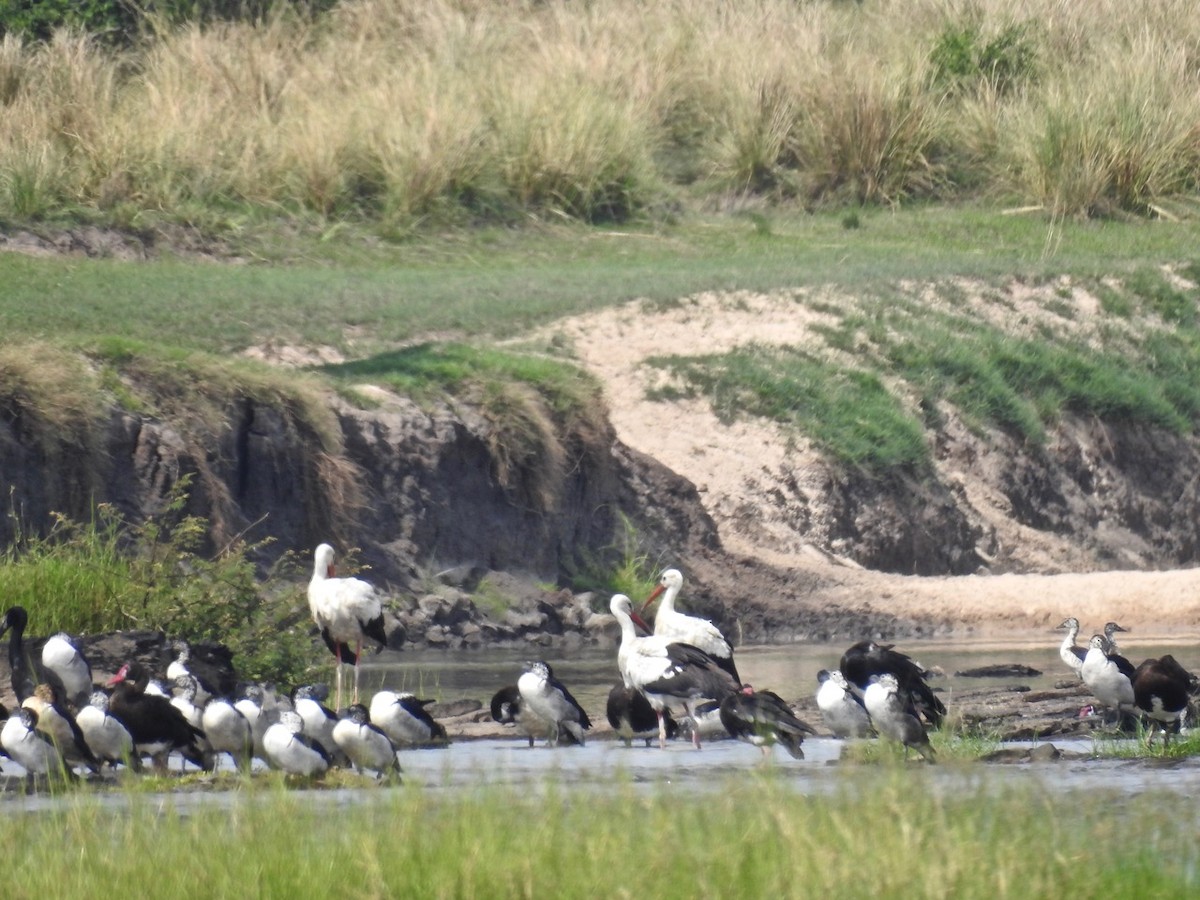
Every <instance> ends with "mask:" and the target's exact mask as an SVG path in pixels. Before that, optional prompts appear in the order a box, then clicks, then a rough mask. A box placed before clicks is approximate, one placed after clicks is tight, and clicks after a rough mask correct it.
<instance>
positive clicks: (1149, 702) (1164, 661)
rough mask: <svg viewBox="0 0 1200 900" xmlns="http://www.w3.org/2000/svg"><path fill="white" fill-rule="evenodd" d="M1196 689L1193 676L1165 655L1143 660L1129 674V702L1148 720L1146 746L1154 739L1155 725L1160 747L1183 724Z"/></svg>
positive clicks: (1199, 683)
mask: <svg viewBox="0 0 1200 900" xmlns="http://www.w3.org/2000/svg"><path fill="white" fill-rule="evenodd" d="M1197 689H1200V682H1198V680H1197V678H1196V676H1195V675H1193V674H1192V673H1191V672H1189V671H1188V670H1187V669H1185V668H1184V667H1183V666H1181V665H1180V664H1179V662H1178V661H1177V660H1176V659H1175V657H1174V656H1171V655H1170V654H1167V655H1166V656H1163V657H1160V658H1159V659H1147V660H1145V661H1144V662H1143V663H1142V664H1141V665H1140V666H1138V667H1137V669H1136V670H1135V671H1134V673H1133V702H1134V704H1135V705H1136V706H1137V708H1138V709H1139V710H1140V711H1141V713H1142V715H1144V716H1145V717H1146V718H1147V719H1149V721H1150V728H1149V729H1148V731H1147V734H1146V746H1147V747H1148V746H1150V742H1151V741H1153V739H1154V729H1155V728H1156V727H1157V728H1159V729H1161V731H1162V733H1163V746H1164V747H1165V746H1166V745H1167V744H1168V743H1169V742H1170V740H1171V734H1172V733H1173V732H1174V733H1177V732H1178V731H1179V728H1180V726H1181V725H1182V724H1183V719H1184V716H1185V715H1186V713H1187V708H1188V704H1189V703H1190V702H1191V699H1192V696H1193V695H1194V694H1195V693H1196V691H1197Z"/></svg>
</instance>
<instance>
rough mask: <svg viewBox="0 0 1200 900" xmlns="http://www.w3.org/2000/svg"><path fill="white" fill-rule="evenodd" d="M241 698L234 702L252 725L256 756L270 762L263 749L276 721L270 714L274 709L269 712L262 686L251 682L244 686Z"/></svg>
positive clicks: (235, 706)
mask: <svg viewBox="0 0 1200 900" xmlns="http://www.w3.org/2000/svg"><path fill="white" fill-rule="evenodd" d="M240 693H241V696H240V697H239V698H238V699H237V700H235V701H233V706H234V709H236V710H237V711H238V712H240V713H241V714H242V716H243V717H244V718H245V720H246V721H247V722H249V723H250V736H251V738H252V740H253V743H254V755H255V756H256V757H258V758H259V759H261V760H262V761H263V762H264V763H265V762H268V760H267V752H266V751H265V750H264V749H263V735H264V734H266V732H267V728H269V727H270V726H271V725H272V724H274V721H273V719H272V717H271V716H270V715H268V712H269V711H270V712H273V711H274V710H273V708H272V709H271V710H268V708H267V706H266V700H267V697H266V691H264V690H263V686H262V685H261V684H255V683H254V682H250V683H248V684H245V685H243V686H242V689H241V691H240Z"/></svg>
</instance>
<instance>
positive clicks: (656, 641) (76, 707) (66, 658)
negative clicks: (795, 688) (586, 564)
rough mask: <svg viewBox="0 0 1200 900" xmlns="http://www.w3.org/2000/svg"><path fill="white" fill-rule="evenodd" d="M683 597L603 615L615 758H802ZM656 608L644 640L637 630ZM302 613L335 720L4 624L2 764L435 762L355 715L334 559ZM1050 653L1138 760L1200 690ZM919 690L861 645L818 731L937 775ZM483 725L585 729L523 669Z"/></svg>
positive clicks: (1107, 632) (375, 632) (317, 563)
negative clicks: (653, 754) (105, 673)
mask: <svg viewBox="0 0 1200 900" xmlns="http://www.w3.org/2000/svg"><path fill="white" fill-rule="evenodd" d="M682 587H683V576H682V574H681V573H680V572H679V570H677V569H667V570H666V571H665V572H663V574H662V577H661V579H660V582H659V584H658V586H657V587H656V588H655V589H654V590H653V591H652V592H651V594H650V596H649V597H648V598H647V599H646V600H645V601H644V602H643V603H642V604H641V606H640V607H639V608H637V609H635V607H634V603H633V601H632V600H631V599H630V598H629V597H628V596H626V595H624V594H615V595H613V597H612V599H611V601H610V605H609V608H610V610H611V612H612V614H613V616H614V617H615V619H616V621H617V623H618V624H619V625H620V630H621V639H620V645H619V647H618V650H617V660H616V662H617V671H618V672H619V674H620V681H619V682H617V683H616V684H615V685H614V686H613V688H612V690H611V691H610V693H609V696H608V701H607V706H606V710H605V712H606V717H607V719H608V722H609V724H610V725H611V726H612V728H613V729H614V731H615V732H617V734H619V735H620V736H621V737H622V738H623V740H624V741H625V743H626V744H627V745H631V744H632V742H633V739H634V738H635V737H640V738H644V739H645V741H646V744H647V745H649V744H650V743H651V741H653V740H654V739H655V738H657V740H658V744H659V746H660V748H665V747H666V745H667V742H668V741H669V740H672V739H674V738H676V737H679V736H687V737H689V738H690V740H691V741H692V743H693V745H694V746H695V747H696V748H697V749H699V748H700V746H701V736H702V734H717V733H721V734H727V735H729V736H732V737H734V738H737V739H739V740H742V741H745V742H747V743H750V744H752V745H754V746H757V747H759V748H761V750H762V753H763V758H764V760H765V759H767V758H768V757H769V754H770V750H771V747H772V746H773V745H775V744H779V745H780V746H782V747H783V748H784V749H785V750H786V752H787V753H789V754H790V755H791V756H792V757H794V758H803V756H804V753H803V750H802V746H801V745H802V744H803V741H804V739H805V737H806V736H810V735H814V734H816V733H817V732H816V731H815V729H813V728H812V727H811V726H809V725H808V724H807V723H806V722H804V721H802V720H801V719H799V718H797V716H796V715H795V713H794V711H793V710H792V708H791V707H790V706H789V704H788V703H787V702H785V701H784V700H783V699H782V698H781V697H780V696H779V695H778V694H776V693H774V692H773V691H770V690H761V689H760V690H756V689H755V688H754V687H753V686H752V685H750V684H748V683H746V682H744V681H742V679H741V676H740V675H739V673H738V670H737V666H736V664H735V662H734V658H733V647H732V645H731V643H730V642H729V641H728V640H727V639H726V638H725V637H724V635H722V634H721V632H720V630H719V629H718V628H717V627H716V626H715V625H713V623H712V622H710V621H709V620H707V619H703V618H700V617H698V616H693V615H688V614H686V613H683V612H681V611H679V610H678V609H676V601H677V599H678V596H679V594H680V592H681V590H682ZM655 601H658V608H657V612H656V613H655V615H654V624H653V627H651V626H650V625H648V624H647V623H646V621H645V619H643V617H642V616H643V614H646V613H647V612H648V610H649V609H650V607H651V606H652V605H653V604H654V603H655ZM308 602H309V608H310V612H311V614H312V618H313V621H314V623H315V624H316V626H317V629H318V631H319V632H320V635H321V638H322V640H323V641H324V643H325V645H326V646H327V647H328V648H329V650H330V652H331V653H332V654H333V656H334V658H335V661H336V668H335V685H336V687H335V690H336V700H335V707H334V708H335V709H336V710H337V712H335V711H334V709H331V708H330V707H328V706H326V705H325V703H324V701H325V700H326V699H327V698H328V688H327V687H326V686H324V685H301V686H298V687H296V688H294V689H293V690H292V691H291V692H290V693H289V694H286V695H281V694H279V693H278V692H277V691H275V690H273V689H271V688H269V687H268V686H264V685H260V684H244V685H239V684H237V683H236V682H235V681H234V680H233V678H232V676H231V674H230V673H229V672H228V671H227V670H218V669H213V668H210V667H206V666H204V665H203V664H201V663H199V662H198V661H196V660H194V659H193V658H192V656H191V652H190V647H189V646H188V644H187V643H186V642H184V641H176V642H174V650H175V653H176V656H175V659H174V660H173V661H172V662H171V663H170V665H169V666H168V667H167V669H166V671H165V673H164V676H165V678H164V679H158V678H154V677H152V674H151V673H150V672H149V671H148V670H147V669H146V667H145V666H143V665H142V664H141V663H140V662H137V661H130V662H128V663H125V664H124V665H122V666H121V667H120V669H119V670H118V671H117V672H116V674H114V675H113V677H112V678H111V679H109V680H108V682H107V683H106V684H105V685H104V686H103V687H100V686H98V685H96V684H95V683H94V682H93V679H92V672H91V667H90V666H89V664H88V662H87V660H86V659H84V657H83V655H82V654H81V653H80V652H79V650H78V648H77V647H76V646H75V644H74V643H73V642H72V640H71V638H70V637H69V636H68V635H66V634H62V633H60V634H56V635H53V636H52V637H50V638H48V639H47V640H46V641H45V642H44V644H43V646H42V649H41V653H40V655H39V656H38V657H37V659H34V658H32V657H33V655H32V654H29V653H27V652H26V644H25V640H24V634H25V630H26V628H27V625H28V614H27V613H26V611H25V609H23V608H22V607H19V606H15V607H12V608H11V609H9V610H8V611H7V612H6V613H5V616H4V620H3V625H2V627H0V637H3V636H4V635H5V634H9V635H10V637H9V665H10V668H11V670H12V688H13V693H14V694H15V695H16V698H17V702H18V704H19V705H18V708H17V709H16V710H14V711H13V712H12V713H11V714H9V712H8V711H7V710H4V709H3V707H0V717H2V718H3V726H2V727H0V755H3V756H5V757H8V758H10V759H12V760H14V761H15V762H17V763H18V764H19V765H20V766H21V767H22V768H23V769H24V771H25V773H26V774H27V776H29V778H30V779H31V783H32V780H33V779H34V778H36V777H37V776H45V777H47V778H50V779H55V778H62V779H74V778H77V777H78V772H79V771H86V772H91V773H100V772H101V770H102V768H103V767H104V766H109V767H111V768H116V767H117V766H124V767H127V768H128V769H130V770H132V771H141V770H142V769H143V758H148V759H149V760H150V761H151V764H152V765H153V767H154V768H155V770H157V771H160V772H161V771H167V770H168V758H169V756H170V754H172V753H175V754H178V755H179V756H181V757H182V758H183V760H185V761H186V762H188V763H191V764H192V765H194V766H196V767H198V768H200V769H203V770H205V771H212V770H213V769H214V768H215V767H216V765H217V762H218V760H219V759H220V758H221V757H222V755H228V756H229V758H230V759H231V760H232V761H233V763H234V765H235V766H236V767H237V768H238V769H239V770H241V771H244V772H249V771H250V770H251V768H252V764H253V761H254V760H255V759H256V758H257V759H259V760H261V761H262V762H263V763H265V764H266V765H267V766H268V767H270V768H273V769H277V770H281V771H283V772H285V773H287V774H288V775H292V776H300V777H305V778H312V777H319V776H321V775H323V774H324V773H325V772H326V771H328V770H329V769H330V768H332V767H340V768H353V769H354V770H356V771H358V772H362V773H368V774H372V775H374V777H376V778H378V779H398V778H399V777H400V773H401V770H400V764H399V757H398V750H399V749H400V748H402V747H411V746H443V745H445V744H447V743H448V741H449V738H448V735H447V733H446V730H445V728H444V726H442V725H441V724H440V723H438V722H437V721H436V720H435V719H434V718H433V717H432V716H431V714H430V713H429V711H428V710H427V709H426V707H427V706H428V705H429V704H431V703H432V702H433V701H431V700H421V699H418V698H417V697H415V696H414V695H413V694H411V693H407V692H400V693H398V692H394V691H388V690H381V691H378V692H376V693H375V694H374V695H373V696H372V697H371V699H370V702H369V704H363V703H361V702H359V699H360V698H359V664H360V662H361V658H362V650H363V645H364V643H366V642H367V641H374V642H376V643H378V644H380V645H381V646H386V643H387V637H386V633H385V630H384V615H383V597H382V596H381V595H380V593H379V592H378V591H377V590H376V589H375V588H374V587H373V586H372V585H371V584H369V583H368V582H366V581H363V580H362V579H358V578H339V577H337V575H336V573H335V571H334V550H333V548H332V547H331V546H330V545H329V544H321V545H320V546H319V547H317V549H316V552H315V554H314V566H313V575H312V579H311V581H310V583H309V587H308ZM1058 627H1059V628H1061V629H1063V630H1065V631H1066V632H1067V634H1066V637H1065V638H1064V639H1063V642H1062V644H1061V646H1060V648H1059V653H1060V656H1061V658H1062V660H1063V661H1064V662H1065V663H1066V664H1067V665H1068V666H1069V667H1070V668H1071V669H1072V670H1073V671H1075V672H1076V673H1077V674H1078V676H1079V677H1080V679H1081V680H1082V681H1083V682H1084V683H1085V684H1086V685H1087V687H1088V688H1089V689H1090V691H1091V692H1092V694H1093V695H1094V696H1095V698H1096V701H1097V704H1098V705H1099V706H1100V707H1101V708H1103V709H1104V710H1107V711H1109V712H1110V713H1111V714H1112V715H1113V716H1114V717H1115V720H1116V721H1117V723H1118V724H1121V723H1122V720H1123V719H1126V718H1127V717H1131V716H1134V717H1142V718H1144V719H1145V721H1146V722H1147V723H1148V726H1149V727H1148V735H1147V744H1149V743H1150V741H1151V740H1152V738H1153V735H1154V732H1155V730H1159V731H1161V732H1162V734H1163V741H1164V743H1166V742H1167V741H1169V739H1170V735H1171V734H1172V733H1177V732H1178V731H1179V730H1180V727H1181V726H1182V725H1183V723H1184V720H1185V717H1186V716H1187V711H1188V709H1189V705H1190V704H1191V703H1192V700H1193V697H1194V695H1195V694H1196V693H1197V691H1198V689H1200V682H1198V680H1197V678H1196V677H1195V676H1194V675H1192V674H1191V673H1189V672H1188V671H1186V670H1185V669H1184V668H1183V667H1182V666H1181V665H1180V664H1179V663H1178V662H1177V661H1176V660H1175V659H1174V657H1172V656H1169V655H1167V656H1163V657H1160V658H1156V659H1147V660H1145V661H1144V662H1143V663H1142V664H1141V665H1139V666H1137V667H1136V668H1135V667H1134V666H1133V665H1132V664H1131V663H1130V662H1129V661H1128V660H1127V659H1126V658H1125V657H1123V656H1121V655H1120V653H1119V652H1118V647H1117V643H1116V634H1118V633H1120V632H1123V631H1125V629H1124V628H1122V627H1121V626H1120V625H1117V624H1116V623H1114V622H1110V623H1108V625H1107V626H1106V627H1105V629H1104V633H1102V634H1096V635H1095V636H1093V637H1092V638H1091V640H1090V641H1089V642H1088V645H1087V648H1086V649H1084V648H1081V647H1079V646H1077V644H1076V641H1077V638H1078V635H1079V630H1080V625H1079V621H1078V620H1077V619H1075V618H1068V619H1066V620H1065V621H1064V622H1063V623H1062V624H1061V625H1060V626H1058ZM345 665H352V666H353V667H354V687H353V695H352V702H351V703H350V704H349V705H347V706H345V707H343V706H342V699H343V696H342V695H343V671H342V670H343V667H344V666H345ZM929 677H930V673H929V671H927V670H926V669H925V668H924V667H923V666H922V665H921V664H920V663H918V662H916V661H915V660H913V659H912V658H911V657H909V656H907V655H905V654H904V653H901V652H899V651H898V650H896V649H895V648H894V646H893V645H891V644H883V643H878V642H876V641H871V640H866V641H860V642H858V643H856V644H853V645H852V646H851V647H849V648H848V649H847V650H846V651H845V653H843V654H842V657H841V659H840V661H839V664H838V667H837V668H836V669H829V670H822V671H821V672H820V673H818V687H817V690H816V704H817V707H818V709H819V710H820V713H821V717H822V722H823V724H824V726H825V728H826V729H828V731H829V732H831V733H832V734H833V736H834V737H837V738H845V739H860V738H869V737H876V736H877V737H880V738H883V739H886V740H888V741H892V742H895V743H897V744H899V745H901V746H903V748H904V754H905V757H907V756H908V754H909V751H910V750H912V751H916V753H918V754H919V756H920V757H921V758H922V759H924V760H926V761H928V762H933V760H934V751H933V748H932V746H931V745H930V741H929V731H930V730H932V729H936V728H938V727H939V726H940V725H941V724H942V722H943V720H944V719H945V717H946V707H945V705H944V704H943V702H942V700H941V699H940V697H939V696H938V694H937V692H936V691H934V690H933V689H932V688H931V687H930V685H929ZM491 715H492V718H493V719H494V720H495V721H497V722H500V723H502V724H505V725H515V726H518V727H519V728H521V729H522V730H524V732H525V733H526V736H527V738H528V741H529V745H530V746H531V747H532V746H533V745H534V742H535V734H537V733H544V734H545V735H546V741H547V743H548V744H549V745H552V746H560V745H570V744H577V745H581V744H583V743H584V741H585V733H586V732H587V731H588V730H589V729H590V728H591V727H592V722H591V719H590V717H589V716H588V714H587V712H586V710H584V708H583V707H582V706H581V705H580V704H579V702H578V701H577V700H576V699H575V697H574V696H572V694H571V692H570V690H569V689H568V688H567V687H566V685H564V684H563V683H562V682H561V681H560V680H559V679H558V678H557V677H555V675H554V671H553V669H552V668H551V666H550V664H549V663H547V662H546V661H544V660H535V661H531V662H528V663H526V664H525V666H524V669H523V671H522V672H521V674H520V677H519V678H518V680H517V681H516V683H515V684H511V685H507V686H505V687H503V688H501V689H500V690H499V691H497V692H496V694H495V695H494V696H493V698H492V702H491Z"/></svg>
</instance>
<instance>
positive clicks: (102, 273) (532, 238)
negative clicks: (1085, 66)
mask: <svg viewBox="0 0 1200 900" xmlns="http://www.w3.org/2000/svg"><path fill="white" fill-rule="evenodd" d="M860 218H861V221H862V227H861V228H857V229H846V228H844V227H843V226H842V224H841V217H840V216H834V215H820V216H788V215H784V214H779V215H778V216H774V217H771V218H763V217H760V216H757V215H756V216H753V217H744V216H725V217H720V218H709V219H694V220H688V221H687V222H685V223H684V224H681V225H679V226H675V227H672V228H664V229H659V230H651V229H636V228H624V229H621V230H620V231H614V230H611V229H595V228H586V227H583V226H571V227H562V228H538V229H534V230H530V231H523V232H519V233H518V232H505V231H486V232H479V233H474V234H469V233H462V232H458V233H454V234H452V235H443V236H437V237H429V238H422V239H417V240H414V241H412V242H410V243H407V244H401V245H397V246H379V245H371V244H367V243H365V242H361V241H356V240H355V239H354V238H353V237H349V238H346V239H341V238H339V239H336V240H335V241H331V242H319V241H316V240H313V241H306V240H305V239H303V238H294V239H292V243H291V244H289V245H288V246H286V247H283V248H280V247H277V246H276V247H273V248H271V250H270V252H271V253H272V254H273V255H274V256H275V257H276V261H275V264H272V265H260V264H247V265H216V264H213V263H211V262H204V261H190V260H186V259H171V258H159V259H156V260H152V261H150V262H147V263H142V264H131V263H125V262H118V261H112V260H90V259H81V258H52V259H46V258H32V257H26V256H21V255H15V254H0V285H3V288H2V289H0V319H2V320H3V321H4V323H5V338H6V339H7V340H9V341H13V340H20V339H23V338H29V337H34V336H40V337H52V338H55V339H63V340H69V341H84V342H86V341H90V340H91V339H93V338H94V337H96V336H97V335H106V334H121V335H123V336H126V337H131V338H138V339H144V340H148V341H153V342H161V343H169V344H175V345H179V346H184V347H190V348H195V349H202V350H208V351H212V352H218V353H223V352H231V351H239V350H241V349H244V348H246V347H248V346H252V345H254V344H256V343H259V342H262V341H264V340H267V339H270V340H273V341H282V342H289V341H294V342H299V343H313V344H324V345H333V346H339V345H340V346H343V347H347V346H348V345H349V344H350V343H353V345H354V349H355V352H354V354H353V355H355V356H359V355H364V354H365V353H367V352H373V351H377V350H379V349H382V348H384V347H386V346H389V345H394V344H395V343H397V342H402V341H410V340H413V339H414V338H419V337H421V336H424V335H430V334H445V333H447V332H452V333H457V334H461V335H467V336H477V335H494V336H510V335H513V334H515V333H519V332H520V331H521V330H523V329H525V328H527V327H530V326H533V325H537V324H541V323H545V322H547V321H550V320H553V319H554V318H556V317H559V316H563V315H570V314H572V313H577V312H580V311H583V310H587V309H593V308H598V307H601V306H604V305H607V304H612V303H618V302H621V301H624V300H630V299H633V298H648V299H651V300H659V301H662V302H669V301H671V300H673V299H674V298H677V297H680V296H684V295H687V294H689V293H692V292H696V291H701V290H732V289H747V290H762V289H770V288H778V287H792V286H802V285H813V284H823V283H837V284H838V285H840V286H842V287H844V288H847V289H854V288H856V287H861V289H862V290H864V291H868V292H869V291H871V290H872V288H873V287H875V288H880V289H882V288H885V287H886V286H887V285H888V284H889V283H892V282H894V281H896V280H898V279H902V278H903V279H912V280H918V281H921V280H931V279H938V278H942V277H945V276H949V275H966V276H981V277H984V278H996V279H1000V278H1007V277H1010V276H1014V275H1016V276H1026V277H1038V276H1050V275H1054V274H1074V275H1086V276H1099V275H1103V274H1111V275H1115V276H1121V275H1123V274H1126V273H1128V272H1130V271H1132V270H1134V269H1136V268H1138V267H1141V266H1144V265H1146V264H1152V263H1159V262H1161V263H1171V262H1180V261H1188V260H1190V259H1191V258H1192V256H1193V255H1194V253H1195V247H1196V246H1197V233H1198V232H1200V225H1197V224H1196V223H1193V222H1183V223H1174V224H1168V223H1159V222H1154V223H1146V222H1139V223H1120V222H1113V221H1108V222H1087V223H1078V222H1065V223H1062V224H1061V225H1057V226H1051V225H1049V224H1048V223H1047V222H1046V221H1045V220H1044V219H1043V218H1042V217H1040V216H1036V215H1034V216H1003V215H999V214H998V213H997V212H996V211H994V210H992V211H988V210H976V209H951V208H928V209H909V210H904V211H900V212H895V213H888V212H874V213H865V214H863V215H861V217H860ZM245 250H246V251H247V252H253V253H258V252H265V251H266V248H265V246H264V245H262V244H255V243H254V241H253V239H250V240H249V244H248V246H247V247H246V248H245ZM1048 251H1049V252H1048ZM281 261H282V264H280V262H281Z"/></svg>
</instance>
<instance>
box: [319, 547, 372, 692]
mask: <svg viewBox="0 0 1200 900" xmlns="http://www.w3.org/2000/svg"><path fill="white" fill-rule="evenodd" d="M308 609H309V612H311V613H312V617H313V621H314V622H316V623H317V628H319V629H320V630H321V639H322V640H324V641H325V646H327V647H328V648H329V650H330V652H331V653H333V655H334V657H335V658H336V659H337V704H336V705H337V707H338V709H341V706H342V664H343V662H346V660H343V659H342V657H343V656H350V655H353V657H354V702H355V703H357V702H358V664H359V661H360V660H361V658H362V645H363V641H364V640H365V639H367V638H371V639H372V640H374V641H376V642H378V643H379V645H380V646H382V647H386V646H387V632H386V631H385V630H384V627H383V601H382V599H381V598H380V596H379V593H378V592H377V591H376V590H375V588H374V587H373V586H372V585H370V584H368V583H367V582H365V581H363V580H362V579H361V578H336V577H334V567H333V547H331V546H330V545H329V544H321V545H320V546H318V547H317V549H316V553H315V554H314V558H313V574H312V580H311V581H310V582H309V583H308ZM351 648H353V650H352V649H351Z"/></svg>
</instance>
